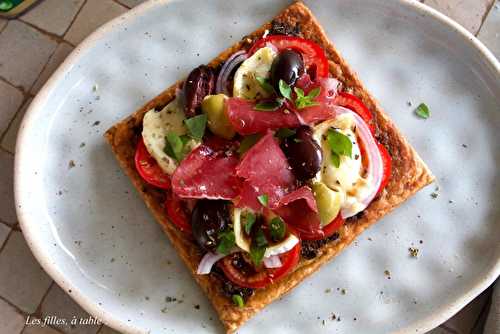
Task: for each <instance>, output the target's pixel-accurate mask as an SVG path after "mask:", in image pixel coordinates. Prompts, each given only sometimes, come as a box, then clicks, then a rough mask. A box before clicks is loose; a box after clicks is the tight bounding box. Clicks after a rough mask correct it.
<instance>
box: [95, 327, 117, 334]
mask: <svg viewBox="0 0 500 334" xmlns="http://www.w3.org/2000/svg"><path fill="white" fill-rule="evenodd" d="M98 334H120V332H117V331H115V330H114V329H112V328H110V327H108V326H102V328H101V330H100V331H99V333H98Z"/></svg>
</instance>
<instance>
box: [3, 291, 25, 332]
mask: <svg viewBox="0 0 500 334" xmlns="http://www.w3.org/2000/svg"><path fill="white" fill-rule="evenodd" d="M24 320H25V319H24V316H23V315H21V314H19V313H18V312H17V311H16V309H14V308H13V307H12V306H10V305H9V304H7V303H6V302H4V301H3V300H1V299H0V333H6V334H7V333H8V334H19V333H21V331H22V330H23V327H24Z"/></svg>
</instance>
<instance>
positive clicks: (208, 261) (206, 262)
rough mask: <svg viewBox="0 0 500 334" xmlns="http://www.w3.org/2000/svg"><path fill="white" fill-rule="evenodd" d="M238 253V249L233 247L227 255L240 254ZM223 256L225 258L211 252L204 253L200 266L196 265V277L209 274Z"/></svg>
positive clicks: (222, 255)
mask: <svg viewBox="0 0 500 334" xmlns="http://www.w3.org/2000/svg"><path fill="white" fill-rule="evenodd" d="M240 251H241V249H240V248H238V247H234V248H233V249H232V250H231V251H230V252H229V254H232V253H236V252H240ZM225 256H227V255H224V254H219V253H212V252H208V253H206V254H205V255H204V256H203V258H202V259H201V261H200V264H198V269H197V270H196V273H197V274H198V275H206V274H210V271H211V270H212V267H213V266H214V264H215V263H216V262H217V261H219V260H220V259H222V258H223V257H225Z"/></svg>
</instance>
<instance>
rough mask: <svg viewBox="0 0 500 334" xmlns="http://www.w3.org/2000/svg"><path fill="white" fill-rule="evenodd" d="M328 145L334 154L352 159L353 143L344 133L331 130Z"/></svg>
mask: <svg viewBox="0 0 500 334" xmlns="http://www.w3.org/2000/svg"><path fill="white" fill-rule="evenodd" d="M327 140H328V144H329V145H330V149H331V150H332V152H333V153H336V154H338V155H339V156H340V155H345V156H348V157H351V155H352V142H351V140H350V139H349V137H347V136H346V135H344V134H343V133H341V132H339V131H337V130H333V129H330V130H328V135H327Z"/></svg>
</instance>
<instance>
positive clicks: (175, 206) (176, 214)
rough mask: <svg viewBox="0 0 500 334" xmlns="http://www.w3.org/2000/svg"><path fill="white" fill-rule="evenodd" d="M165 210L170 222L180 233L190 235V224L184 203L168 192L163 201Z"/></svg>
mask: <svg viewBox="0 0 500 334" xmlns="http://www.w3.org/2000/svg"><path fill="white" fill-rule="evenodd" d="M165 209H166V210H167V215H168V218H169V219H170V221H171V222H172V223H173V224H174V225H175V226H176V227H177V228H178V229H179V230H181V231H182V232H186V233H191V224H190V223H189V218H188V214H187V212H186V207H185V206H184V202H183V201H182V200H181V199H180V198H179V197H177V196H176V195H175V194H173V193H171V192H169V193H168V195H167V199H166V200H165Z"/></svg>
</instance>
